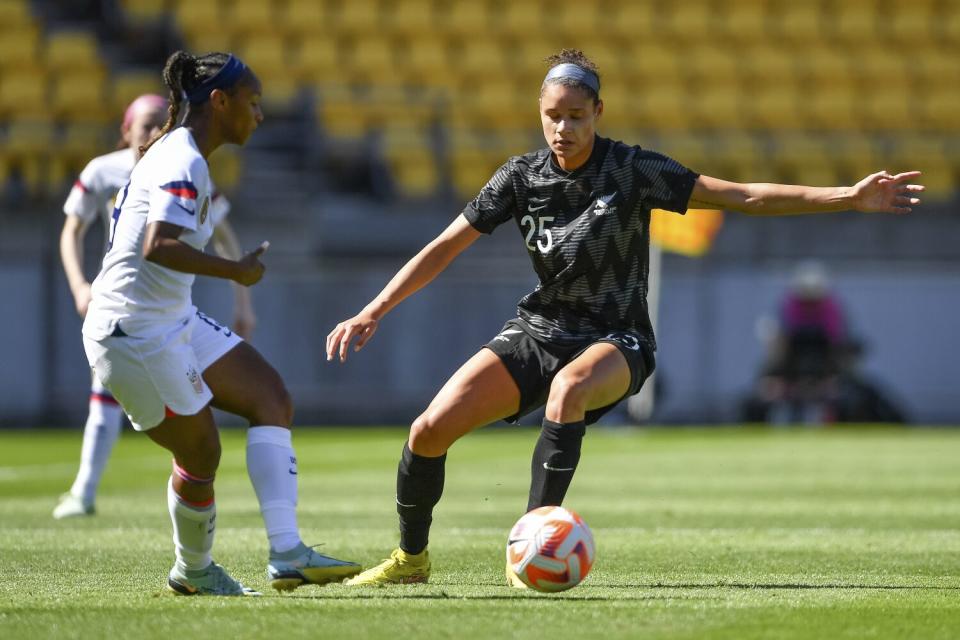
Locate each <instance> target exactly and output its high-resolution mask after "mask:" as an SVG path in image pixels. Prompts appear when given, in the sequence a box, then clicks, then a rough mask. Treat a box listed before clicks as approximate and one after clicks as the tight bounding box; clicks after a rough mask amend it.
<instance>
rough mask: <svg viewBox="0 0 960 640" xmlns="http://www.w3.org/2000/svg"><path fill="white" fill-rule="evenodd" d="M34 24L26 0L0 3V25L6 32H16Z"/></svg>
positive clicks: (7, 0) (4, 0)
mask: <svg viewBox="0 0 960 640" xmlns="http://www.w3.org/2000/svg"><path fill="white" fill-rule="evenodd" d="M32 24H34V18H33V14H32V13H31V12H30V3H29V1H28V0H3V2H0V25H3V26H2V27H0V28H2V29H4V30H7V31H16V30H18V29H21V28H23V27H28V26H30V25H32Z"/></svg>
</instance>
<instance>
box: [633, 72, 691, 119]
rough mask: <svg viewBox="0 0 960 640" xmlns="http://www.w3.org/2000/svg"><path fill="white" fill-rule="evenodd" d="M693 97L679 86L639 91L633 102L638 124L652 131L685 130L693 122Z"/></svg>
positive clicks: (673, 85) (663, 86) (673, 84)
mask: <svg viewBox="0 0 960 640" xmlns="http://www.w3.org/2000/svg"><path fill="white" fill-rule="evenodd" d="M694 100H696V96H695V95H691V93H690V92H689V91H688V90H687V89H686V88H685V87H684V86H683V85H681V84H678V83H672V84H663V85H660V86H658V87H656V90H655V91H653V90H651V91H641V92H639V95H638V96H637V101H636V102H635V105H636V109H637V121H638V124H639V125H641V126H643V127H647V128H652V129H686V128H688V127H689V126H690V125H691V124H692V123H693V122H694V120H695V115H696V114H695V110H694V106H695V105H694V104H693V101H694Z"/></svg>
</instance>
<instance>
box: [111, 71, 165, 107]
mask: <svg viewBox="0 0 960 640" xmlns="http://www.w3.org/2000/svg"><path fill="white" fill-rule="evenodd" d="M110 80H111V83H112V86H111V95H110V100H109V109H110V110H111V111H112V112H113V113H114V114H115V115H122V114H123V112H124V110H125V109H126V108H127V105H129V104H130V103H131V102H133V100H134V98H136V97H137V96H140V95H143V94H145V93H155V94H159V95H161V96H163V97H165V98H169V96H168V94H169V91H168V90H167V88H166V87H165V86H164V85H163V80H162V78H161V76H160V71H159V70H157V71H126V72H119V73H114V74H113V75H112V76H111V78H110Z"/></svg>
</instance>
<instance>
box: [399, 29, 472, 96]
mask: <svg viewBox="0 0 960 640" xmlns="http://www.w3.org/2000/svg"><path fill="white" fill-rule="evenodd" d="M449 60H450V50H449V49H448V47H447V44H446V42H445V41H444V40H443V39H441V38H438V37H436V36H433V35H431V36H430V37H420V38H410V39H408V40H406V41H405V42H403V43H402V45H401V46H399V47H398V59H397V60H396V65H397V72H398V73H399V74H400V75H401V76H402V77H403V78H405V82H406V84H407V85H410V86H421V87H449V86H451V85H453V84H455V83H456V79H457V74H458V70H457V69H454V68H453V66H452V65H451V64H450V62H449Z"/></svg>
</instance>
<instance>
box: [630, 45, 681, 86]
mask: <svg viewBox="0 0 960 640" xmlns="http://www.w3.org/2000/svg"><path fill="white" fill-rule="evenodd" d="M684 66H685V65H684V64H683V52H682V51H680V50H677V49H674V48H671V47H669V46H666V45H664V44H663V43H660V42H650V43H649V44H645V45H644V46H643V47H642V48H640V49H639V51H638V52H637V54H636V55H634V56H632V59H631V60H629V61H625V62H624V64H623V65H622V66H621V70H622V72H623V73H624V75H625V76H627V77H630V78H632V79H633V81H634V82H638V83H640V86H641V87H644V88H654V87H656V86H657V85H658V84H659V83H661V82H664V81H667V82H676V81H677V80H679V78H680V75H681V69H682V68H683V67H684Z"/></svg>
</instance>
